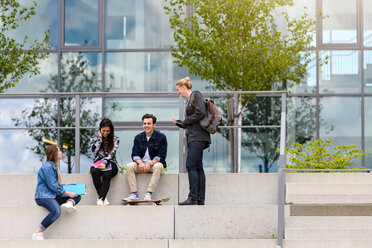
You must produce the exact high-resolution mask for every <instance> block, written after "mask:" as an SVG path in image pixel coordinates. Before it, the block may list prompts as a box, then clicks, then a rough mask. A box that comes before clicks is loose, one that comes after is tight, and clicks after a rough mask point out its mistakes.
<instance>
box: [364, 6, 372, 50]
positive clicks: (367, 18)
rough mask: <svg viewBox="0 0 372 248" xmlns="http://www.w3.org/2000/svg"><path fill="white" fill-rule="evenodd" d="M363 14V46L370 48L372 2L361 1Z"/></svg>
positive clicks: (371, 41)
mask: <svg viewBox="0 0 372 248" xmlns="http://www.w3.org/2000/svg"><path fill="white" fill-rule="evenodd" d="M363 12H364V23H363V25H364V45H365V46H368V47H370V46H372V1H370V0H364V1H363Z"/></svg>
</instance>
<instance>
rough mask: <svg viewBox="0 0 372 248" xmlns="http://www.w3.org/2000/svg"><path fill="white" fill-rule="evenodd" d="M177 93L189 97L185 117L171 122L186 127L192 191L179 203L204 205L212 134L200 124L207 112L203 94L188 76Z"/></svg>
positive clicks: (187, 162)
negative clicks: (205, 157)
mask: <svg viewBox="0 0 372 248" xmlns="http://www.w3.org/2000/svg"><path fill="white" fill-rule="evenodd" d="M176 86H177V94H179V95H181V96H182V97H186V98H187V103H186V108H185V119H184V120H183V121H180V120H177V121H176V120H175V119H172V120H171V122H172V123H173V124H174V125H177V126H179V127H182V128H186V141H187V158H186V169H187V173H188V176H189V188H190V193H189V195H188V198H187V199H186V200H185V201H183V202H180V203H179V205H204V201H205V174H204V169H203V150H204V149H205V148H207V147H209V144H210V143H211V136H210V134H209V133H208V132H207V131H205V130H204V129H203V128H202V127H201V126H200V124H199V121H200V120H201V119H202V118H203V117H204V116H205V115H206V114H207V111H206V109H205V104H204V98H203V95H202V94H201V93H200V92H199V91H192V83H191V82H190V78H189V77H186V78H184V79H181V80H179V81H178V82H177V84H176Z"/></svg>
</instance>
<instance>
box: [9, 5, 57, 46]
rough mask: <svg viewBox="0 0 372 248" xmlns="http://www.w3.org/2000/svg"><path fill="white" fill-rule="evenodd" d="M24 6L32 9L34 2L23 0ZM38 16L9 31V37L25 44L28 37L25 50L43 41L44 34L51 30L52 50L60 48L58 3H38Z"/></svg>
mask: <svg viewBox="0 0 372 248" xmlns="http://www.w3.org/2000/svg"><path fill="white" fill-rule="evenodd" d="M19 2H20V4H21V5H22V6H25V7H31V6H32V5H33V2H34V1H29V0H21V1H19ZM36 3H37V6H36V9H35V11H36V14H35V15H34V16H32V17H31V18H30V19H28V20H26V21H23V22H21V25H20V26H19V27H18V28H17V29H16V30H11V31H9V33H8V34H9V36H10V37H12V38H14V39H15V40H16V41H17V42H23V40H24V38H25V36H26V35H27V36H28V42H27V43H26V46H25V48H26V49H27V48H29V47H30V44H31V42H34V40H36V39H37V40H39V41H42V40H43V38H44V32H45V31H47V30H48V29H49V30H50V34H51V37H50V43H51V45H52V49H56V48H58V1H55V0H38V1H36Z"/></svg>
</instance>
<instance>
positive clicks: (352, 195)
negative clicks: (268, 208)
mask: <svg viewBox="0 0 372 248" xmlns="http://www.w3.org/2000/svg"><path fill="white" fill-rule="evenodd" d="M286 179H287V180H286V203H287V204H288V205H289V210H288V211H289V214H288V215H287V216H286V218H285V222H286V225H285V241H284V247H288V248H292V247H293V248H295V247H304V248H307V247H317V248H323V247H324V248H329V247H335V248H356V247H358V248H362V247H363V248H367V247H372V175H371V174H370V173H288V174H287V178H286Z"/></svg>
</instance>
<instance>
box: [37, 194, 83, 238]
mask: <svg viewBox="0 0 372 248" xmlns="http://www.w3.org/2000/svg"><path fill="white" fill-rule="evenodd" d="M80 199H81V196H80V195H78V196H77V197H75V198H70V197H68V196H65V197H62V196H56V198H37V199H35V201H36V204H37V205H39V206H42V207H44V208H46V209H48V211H49V214H48V215H47V216H46V217H45V218H44V219H43V221H42V222H41V224H40V228H41V229H42V230H43V231H44V230H45V229H47V228H48V227H49V226H50V225H51V224H53V222H55V221H56V220H57V219H58V218H59V216H60V215H61V207H60V205H62V204H63V203H65V202H67V201H68V200H71V201H73V202H74V205H76V204H78V203H79V201H80Z"/></svg>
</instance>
